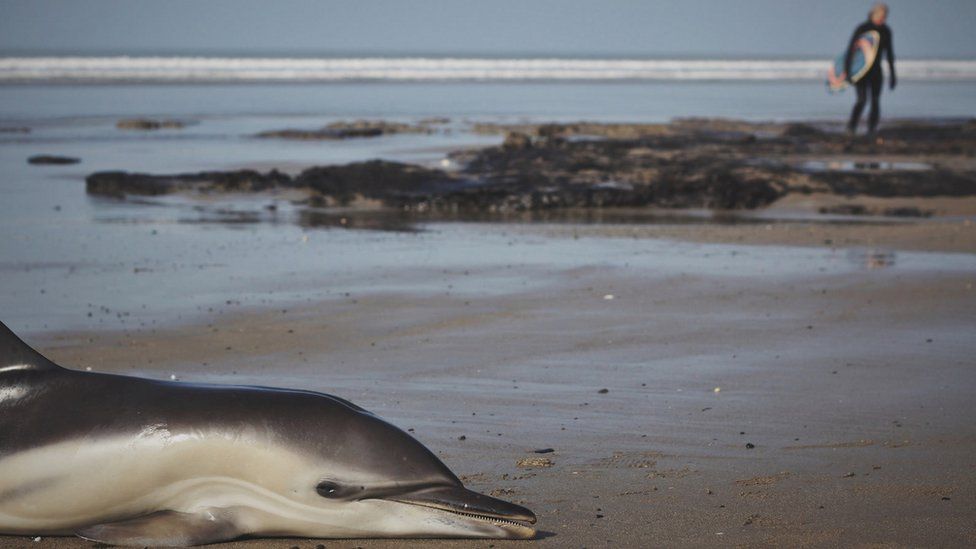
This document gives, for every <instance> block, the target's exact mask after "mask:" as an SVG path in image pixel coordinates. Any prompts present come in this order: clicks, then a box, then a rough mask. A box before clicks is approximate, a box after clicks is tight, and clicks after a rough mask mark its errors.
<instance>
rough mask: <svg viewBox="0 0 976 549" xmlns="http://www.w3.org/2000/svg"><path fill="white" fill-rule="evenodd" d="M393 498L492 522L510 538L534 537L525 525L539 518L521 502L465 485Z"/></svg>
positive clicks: (436, 488)
mask: <svg viewBox="0 0 976 549" xmlns="http://www.w3.org/2000/svg"><path fill="white" fill-rule="evenodd" d="M391 499H395V500H396V501H399V502H401V503H409V504H411V505H420V506H423V507H431V508H434V509H440V510H443V511H448V512H451V513H456V514H459V515H464V516H468V517H471V518H474V519H480V520H486V521H490V522H493V523H496V524H497V525H498V526H503V527H506V528H505V529H506V530H507V531H509V533H510V534H511V537H518V538H530V537H533V536H535V530H534V529H533V528H532V527H530V526H528V525H527V524H526V523H528V524H535V521H536V518H535V514H534V513H533V512H532V511H529V510H528V509H526V508H525V507H522V506H521V505H515V504H514V503H509V502H507V501H503V500H500V499H496V498H493V497H490V496H486V495H484V494H479V493H478V492H474V491H471V490H468V489H467V488H464V487H463V486H438V487H435V488H427V489H424V490H418V491H416V492H410V493H408V494H402V495H399V496H397V497H395V498H391Z"/></svg>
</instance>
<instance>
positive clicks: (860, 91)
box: [844, 20, 896, 133]
mask: <svg viewBox="0 0 976 549" xmlns="http://www.w3.org/2000/svg"><path fill="white" fill-rule="evenodd" d="M868 31H878V34H879V35H880V36H881V42H880V43H879V44H878V55H877V56H875V58H874V63H873V64H872V65H871V68H870V69H868V73H867V74H865V75H864V77H863V78H861V79H860V80H858V81H857V84H856V87H857V88H856V89H857V103H854V110H852V111H851V119H850V121H849V122H848V123H847V129H848V130H850V131H851V132H854V131H855V130H857V124H858V122H860V121H861V111H863V110H864V103H865V102H867V98H868V89H870V90H871V114H870V115H869V116H868V131H869V132H871V133H874V130H875V129H876V128H877V127H878V119H879V118H880V117H881V106H880V104H879V100H880V99H881V86H882V85H883V84H884V75H883V74H882V72H881V56H882V55H886V56H887V57H888V72H889V73H890V76H891V89H895V82H896V78H895V50H894V48H892V47H891V29H889V28H888V25H875V24H874V23H872V22H871V21H870V20H868V21H867V22H865V23H862V24H861V25H860V26H859V27H857V29H856V30H855V31H854V35H853V36H851V42H850V44H848V45H847V58H846V59H845V61H844V69H845V74H847V75H850V74H851V57H852V54H851V48H853V47H854V42H856V41H857V38H858V37H859V36H861V35H862V34H864V33H866V32H868Z"/></svg>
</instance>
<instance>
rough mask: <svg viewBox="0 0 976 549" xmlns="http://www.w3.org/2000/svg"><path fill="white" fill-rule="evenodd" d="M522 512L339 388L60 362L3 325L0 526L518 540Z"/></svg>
mask: <svg viewBox="0 0 976 549" xmlns="http://www.w3.org/2000/svg"><path fill="white" fill-rule="evenodd" d="M531 523H535V516H534V515H533V514H532V512H531V511H529V510H528V509H525V508H523V507H520V506H518V505H514V504H512V503H508V502H505V501H501V500H498V499H495V498H491V497H488V496H484V495H481V494H478V493H476V492H472V491H470V490H467V489H465V488H464V487H463V486H462V484H461V482H460V481H459V480H458V478H457V477H456V476H455V475H454V474H453V473H451V471H450V470H449V469H448V468H447V466H445V465H444V464H443V463H441V461H440V460H439V459H437V458H436V457H435V456H434V454H432V453H431V452H430V451H429V450H428V449H427V448H425V447H424V446H423V445H421V444H420V443H419V442H417V441H416V440H414V439H413V438H412V437H411V436H410V435H408V434H406V433H405V432H403V431H401V430H400V429H397V428H396V427H393V426H392V425H390V424H389V423H386V422H384V421H383V420H381V419H380V418H378V417H377V416H375V415H373V414H371V413H369V412H367V411H365V410H363V409H362V408H359V407H357V406H356V405H354V404H352V403H350V402H347V401H345V400H342V399H340V398H337V397H334V396H330V395H325V394H321V393H314V392H310V391H291V390H284V389H269V388H263V387H230V386H216V385H193V384H187V383H178V382H164V381H153V380H148V379H140V378H134V377H125V376H119V375H108V374H99V373H91V372H78V371H73V370H68V369H64V368H61V367H60V366H57V365H56V364H54V363H53V362H51V361H49V360H48V359H46V358H44V357H43V356H42V355H41V354H40V353H38V352H37V351H35V350H34V349H32V348H30V347H29V346H28V345H27V344H25V343H24V342H23V341H21V340H20V339H18V338H17V336H15V335H14V334H13V333H12V332H11V331H10V330H9V329H7V327H6V326H4V325H3V324H2V323H0V533H4V534H24V535H42V534H46V535H58V534H64V535H70V534H77V535H79V536H81V537H83V538H86V539H90V540H94V541H99V542H103V543H109V544H115V545H139V546H146V545H150V546H187V545H199V544H203V543H213V542H218V541H225V540H230V539H234V538H237V537H241V536H262V537H263V536H295V537H323V538H336V537H339V538H349V537H354V538H358V537H465V538H467V537H473V538H509V539H513V538H530V537H533V536H534V534H535V531H534V530H533V528H532V527H531V526H529V524H531Z"/></svg>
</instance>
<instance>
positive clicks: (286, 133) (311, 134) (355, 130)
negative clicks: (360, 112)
mask: <svg viewBox="0 0 976 549" xmlns="http://www.w3.org/2000/svg"><path fill="white" fill-rule="evenodd" d="M432 131H433V130H432V129H431V128H430V126H429V125H428V124H420V125H411V124H403V123H400V122H387V121H384V120H354V121H352V122H333V123H332V124H329V125H328V126H325V127H324V128H319V129H315V130H301V129H291V128H289V129H284V130H272V131H266V132H261V133H259V134H257V136H256V137H261V138H278V139H296V140H328V139H353V138H363V137H379V136H381V135H392V134H398V133H431V132H432Z"/></svg>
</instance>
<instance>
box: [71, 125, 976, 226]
mask: <svg viewBox="0 0 976 549" xmlns="http://www.w3.org/2000/svg"><path fill="white" fill-rule="evenodd" d="M370 128H372V129H374V130H375V129H376V128H373V127H372V126H369V125H368V124H362V125H357V126H355V127H346V126H344V127H343V128H333V129H336V130H338V129H343V130H346V129H348V130H350V131H361V130H367V129H370ZM330 131H331V130H330ZM378 131H385V130H382V129H380V130H378ZM506 131H507V132H508V133H507V134H506V137H505V139H504V142H503V143H502V144H501V145H498V146H495V147H487V148H483V149H480V150H465V151H459V152H456V153H453V154H452V155H451V158H452V159H453V160H454V161H455V163H456V164H458V165H460V166H462V168H461V169H460V170H459V171H456V172H445V171H441V170H437V169H431V168H426V167H422V166H416V165H410V164H402V163H397V162H387V161H380V160H375V161H370V162H357V163H352V164H346V165H343V166H320V167H314V168H310V169H307V170H305V171H303V172H302V173H300V174H299V175H297V176H295V177H289V176H287V175H284V174H281V173H278V172H274V171H272V172H268V173H259V172H255V171H250V170H238V171H231V172H203V173H196V174H182V175H148V174H127V173H122V172H101V173H96V174H92V175H91V176H90V177H89V178H88V191H89V192H90V193H92V194H100V195H106V196H116V197H123V196H126V195H132V194H142V195H152V194H164V193H170V192H179V191H194V192H221V191H235V192H254V191H262V190H268V189H276V188H282V187H288V188H292V189H303V190H305V191H306V192H307V193H308V202H307V203H308V204H310V205H314V206H323V205H343V206H349V205H358V204H359V203H360V201H366V202H369V203H370V204H371V205H379V206H385V207H389V208H396V209H400V210H406V211H446V212H513V211H541V210H558V209H566V208H612V207H644V206H658V207H667V208H711V209H754V208H762V207H764V206H767V205H769V204H771V203H772V202H774V201H776V200H777V199H779V198H780V197H782V196H784V195H786V194H789V193H809V192H822V193H832V194H838V195H844V196H855V195H868V196H879V197H889V196H970V195H976V172H973V171H966V170H965V169H963V168H960V167H959V166H965V165H967V164H966V163H965V162H963V163H959V164H958V166H956V167H954V168H952V169H949V168H946V167H942V166H938V165H932V166H929V165H925V169H918V167H917V166H916V167H911V168H905V169H901V168H898V165H899V163H897V162H893V163H888V164H890V165H891V166H893V167H891V168H889V167H885V168H879V167H873V166H874V165H875V164H876V165H877V166H881V165H882V164H884V163H869V168H867V169H861V168H858V167H857V166H856V164H857V163H851V162H847V164H855V167H854V168H853V169H848V168H845V167H843V165H844V164H845V163H844V162H841V163H839V164H837V163H836V162H826V161H824V160H820V161H816V162H818V163H819V164H823V165H824V166H826V168H818V169H815V170H814V169H810V168H809V167H805V165H807V164H809V163H810V162H809V160H807V161H804V162H798V161H797V160H796V159H797V158H803V159H812V158H822V159H831V158H837V157H838V156H839V155H844V154H846V153H845V151H850V150H854V151H856V152H857V154H858V155H865V156H870V155H872V154H874V153H875V152H881V153H887V152H889V151H901V150H905V149H921V150H929V151H952V150H956V149H959V150H961V151H970V152H961V153H959V154H960V155H963V156H965V155H966V154H972V153H971V151H972V150H973V148H969V147H976V125H974V124H972V123H969V122H962V123H960V124H956V125H951V124H940V125H937V126H933V125H924V124H923V125H912V124H894V125H892V126H890V127H888V128H886V129H885V130H884V131H883V132H882V133H881V134H880V135H879V137H880V139H870V140H869V139H858V140H851V139H850V138H848V137H846V136H844V135H843V134H840V133H838V132H831V131H827V130H825V129H822V128H820V127H815V126H812V125H802V124H793V125H788V126H784V125H773V124H763V125H759V124H750V123H745V122H735V121H719V122H715V123H710V122H709V121H705V120H700V119H689V120H685V121H680V122H677V123H674V124H671V125H653V124H638V125H632V126H630V127H628V125H624V124H613V125H599V124H589V123H580V124H545V125H536V126H528V125H523V126H520V127H518V129H515V128H508V129H506ZM608 135H615V136H626V137H616V138H611V137H607V136H608ZM835 164H837V165H840V166H841V167H840V168H833V167H831V166H834V165H835Z"/></svg>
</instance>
